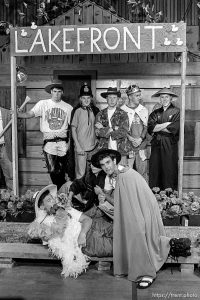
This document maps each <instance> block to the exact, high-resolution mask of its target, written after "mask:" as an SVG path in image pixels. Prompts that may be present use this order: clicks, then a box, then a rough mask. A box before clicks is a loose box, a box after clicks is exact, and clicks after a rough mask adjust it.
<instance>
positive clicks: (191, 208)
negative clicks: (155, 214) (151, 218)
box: [152, 187, 200, 218]
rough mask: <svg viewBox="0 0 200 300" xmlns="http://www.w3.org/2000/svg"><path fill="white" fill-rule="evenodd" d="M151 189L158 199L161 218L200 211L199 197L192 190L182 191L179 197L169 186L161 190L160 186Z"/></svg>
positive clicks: (193, 213) (194, 213)
mask: <svg viewBox="0 0 200 300" xmlns="http://www.w3.org/2000/svg"><path fill="white" fill-rule="evenodd" d="M152 191H153V193H154V194H155V197H156V199H157V201H158V205H159V208H160V212H161V215H162V218H166V217H168V218H173V217H174V216H181V215H197V214H199V213H200V197H198V196H196V195H195V194H194V193H193V192H189V193H183V195H182V199H180V198H179V197H178V192H177V191H173V190H172V189H171V188H168V189H165V190H164V191H161V190H160V188H158V187H154V188H153V189H152Z"/></svg>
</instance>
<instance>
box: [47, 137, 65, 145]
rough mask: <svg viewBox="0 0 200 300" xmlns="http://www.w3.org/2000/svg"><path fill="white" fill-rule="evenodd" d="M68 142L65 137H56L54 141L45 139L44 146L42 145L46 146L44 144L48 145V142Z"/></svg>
mask: <svg viewBox="0 0 200 300" xmlns="http://www.w3.org/2000/svg"><path fill="white" fill-rule="evenodd" d="M68 140H69V139H68V137H65V138H61V137H56V138H54V139H46V140H44V144H43V145H46V143H48V142H54V143H57V142H61V141H65V142H66V143H68Z"/></svg>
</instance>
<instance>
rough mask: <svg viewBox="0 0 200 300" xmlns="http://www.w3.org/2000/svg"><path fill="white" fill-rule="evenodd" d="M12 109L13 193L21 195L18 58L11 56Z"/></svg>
mask: <svg viewBox="0 0 200 300" xmlns="http://www.w3.org/2000/svg"><path fill="white" fill-rule="evenodd" d="M10 63H11V109H12V111H13V114H12V159H13V164H12V166H13V192H14V194H15V195H18V194H19V179H18V144H17V104H16V100H17V93H16V57H15V56H11V61H10Z"/></svg>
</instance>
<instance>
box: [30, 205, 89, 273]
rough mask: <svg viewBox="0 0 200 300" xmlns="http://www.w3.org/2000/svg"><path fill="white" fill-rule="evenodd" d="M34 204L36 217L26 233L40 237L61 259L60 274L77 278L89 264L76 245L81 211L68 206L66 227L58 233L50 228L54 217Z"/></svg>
mask: <svg viewBox="0 0 200 300" xmlns="http://www.w3.org/2000/svg"><path fill="white" fill-rule="evenodd" d="M37 205H38V204H37V203H36V204H35V211H36V219H35V221H34V222H32V223H31V224H30V226H29V229H28V234H29V235H30V237H31V238H41V239H42V240H43V241H44V239H45V240H46V241H45V242H43V244H47V245H48V247H49V251H50V252H51V253H52V254H53V255H55V256H56V257H57V258H59V259H61V261H62V265H63V270H62V273H61V274H62V275H63V276H64V277H65V278H66V277H74V278H77V276H78V275H80V274H81V273H83V272H84V271H86V269H87V267H88V265H89V261H88V260H89V258H88V257H87V256H86V255H84V254H83V253H82V251H81V248H80V247H79V246H78V242H77V240H78V236H79V233H80V231H81V223H80V222H79V218H80V216H81V214H82V213H81V212H79V211H77V210H76V209H74V208H72V207H70V208H69V209H68V210H67V213H68V215H69V217H68V218H67V223H65V225H66V224H67V226H66V228H65V229H64V231H63V233H62V234H60V232H61V231H60V228H59V226H58V230H57V231H56V230H55V229H54V230H52V228H53V226H55V225H56V226H57V224H56V217H55V216H54V215H47V213H46V212H45V211H44V210H41V209H39V208H38V206H37Z"/></svg>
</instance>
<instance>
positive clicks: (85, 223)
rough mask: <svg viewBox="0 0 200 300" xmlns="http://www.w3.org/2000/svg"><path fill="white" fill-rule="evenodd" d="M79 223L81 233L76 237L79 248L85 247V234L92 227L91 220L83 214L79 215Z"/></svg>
mask: <svg viewBox="0 0 200 300" xmlns="http://www.w3.org/2000/svg"><path fill="white" fill-rule="evenodd" d="M79 222H80V223H81V232H80V234H79V236H78V245H79V247H85V246H86V234H87V232H88V231H89V230H90V227H91V226H92V219H91V218H90V217H88V216H86V215H84V214H82V215H81V217H80V219H79Z"/></svg>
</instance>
